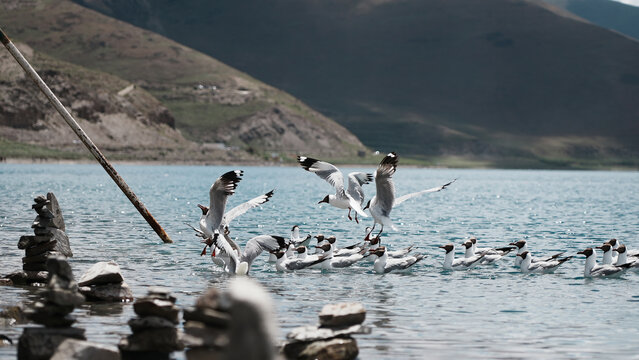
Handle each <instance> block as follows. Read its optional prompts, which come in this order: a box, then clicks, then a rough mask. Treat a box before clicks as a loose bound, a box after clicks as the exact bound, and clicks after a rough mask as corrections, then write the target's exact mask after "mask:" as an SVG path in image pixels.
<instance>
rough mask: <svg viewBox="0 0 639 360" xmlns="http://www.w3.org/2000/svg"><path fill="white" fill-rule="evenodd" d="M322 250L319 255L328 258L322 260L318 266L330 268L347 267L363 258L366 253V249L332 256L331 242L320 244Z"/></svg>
mask: <svg viewBox="0 0 639 360" xmlns="http://www.w3.org/2000/svg"><path fill="white" fill-rule="evenodd" d="M320 247H321V248H322V250H324V252H323V253H322V255H320V256H321V257H326V258H328V260H327V261H324V262H322V263H321V264H320V265H319V266H318V267H320V268H322V269H325V270H330V269H341V268H345V267H349V266H351V265H353V264H355V263H356V262H358V261H360V260H362V259H363V258H364V254H365V253H366V249H362V250H360V252H358V253H356V254H353V255H349V256H339V257H335V256H333V245H332V244H324V245H322V246H320Z"/></svg>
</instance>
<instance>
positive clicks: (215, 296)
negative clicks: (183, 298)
mask: <svg viewBox="0 0 639 360" xmlns="http://www.w3.org/2000/svg"><path fill="white" fill-rule="evenodd" d="M220 300H221V299H220V292H219V291H218V290H217V289H216V288H210V289H208V290H207V291H206V292H205V293H204V294H203V295H202V296H200V297H199V298H197V300H196V301H195V306H196V307H198V308H209V309H218V310H219V307H220V306H219V305H220Z"/></svg>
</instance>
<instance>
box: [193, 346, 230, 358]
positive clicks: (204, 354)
mask: <svg viewBox="0 0 639 360" xmlns="http://www.w3.org/2000/svg"><path fill="white" fill-rule="evenodd" d="M185 353H186V359H187V360H212V359H227V357H226V356H227V354H226V353H225V352H224V351H223V350H220V349H211V348H205V347H198V348H191V349H187V350H186V352H185Z"/></svg>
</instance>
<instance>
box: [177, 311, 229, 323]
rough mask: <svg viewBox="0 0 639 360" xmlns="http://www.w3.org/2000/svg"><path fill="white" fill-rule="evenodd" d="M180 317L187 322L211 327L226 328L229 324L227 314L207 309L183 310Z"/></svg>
mask: <svg viewBox="0 0 639 360" xmlns="http://www.w3.org/2000/svg"><path fill="white" fill-rule="evenodd" d="M182 317H183V318H184V320H187V321H199V322H202V323H204V324H206V325H209V326H213V327H221V328H227V327H228V326H229V325H230V323H231V316H230V315H229V314H228V313H224V312H221V311H217V310H213V309H209V308H195V307H189V308H186V309H184V312H183V315H182Z"/></svg>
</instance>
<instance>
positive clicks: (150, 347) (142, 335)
mask: <svg viewBox="0 0 639 360" xmlns="http://www.w3.org/2000/svg"><path fill="white" fill-rule="evenodd" d="M126 339H127V343H126V346H125V347H120V346H119V345H118V347H119V348H120V349H121V350H126V351H158V352H172V351H177V350H182V349H184V344H183V343H182V342H181V341H180V339H179V338H178V331H177V329H175V328H170V329H149V330H146V331H142V332H138V333H134V334H131V335H129V336H127V338H126ZM120 344H122V343H120Z"/></svg>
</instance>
